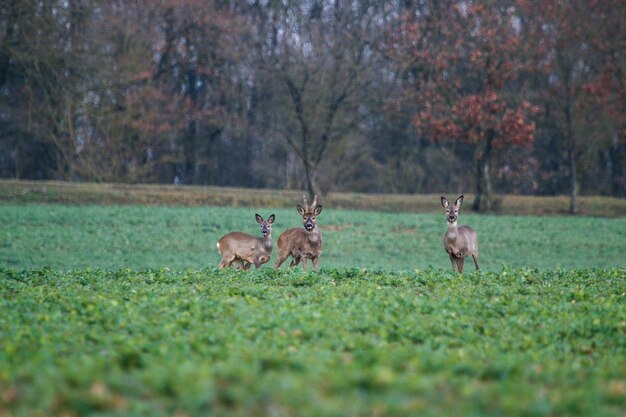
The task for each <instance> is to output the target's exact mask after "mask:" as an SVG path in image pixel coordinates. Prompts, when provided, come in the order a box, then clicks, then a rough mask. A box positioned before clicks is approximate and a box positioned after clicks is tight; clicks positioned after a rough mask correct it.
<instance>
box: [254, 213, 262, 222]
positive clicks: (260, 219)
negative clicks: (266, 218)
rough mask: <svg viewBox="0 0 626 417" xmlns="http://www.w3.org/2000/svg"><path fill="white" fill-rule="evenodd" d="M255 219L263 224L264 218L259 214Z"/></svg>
mask: <svg viewBox="0 0 626 417" xmlns="http://www.w3.org/2000/svg"><path fill="white" fill-rule="evenodd" d="M254 218H255V219H256V222H257V223H263V217H261V216H259V215H258V214H255V215H254Z"/></svg>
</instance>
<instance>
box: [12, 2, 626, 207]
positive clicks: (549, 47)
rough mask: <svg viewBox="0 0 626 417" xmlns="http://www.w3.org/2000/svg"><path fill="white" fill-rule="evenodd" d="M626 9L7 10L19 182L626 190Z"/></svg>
mask: <svg viewBox="0 0 626 417" xmlns="http://www.w3.org/2000/svg"><path fill="white" fill-rule="evenodd" d="M625 22H626V5H625V3H624V2H623V1H621V0H602V1H594V0H591V1H590V0H572V1H561V0H545V1H538V0H537V1H531V0H518V1H505V0H492V1H489V0H484V1H472V0H469V1H452V0H444V1H410V0H396V1H374V0H352V1H324V0H305V1H291V0H283V1H274V0H266V1H260V0H256V1H253V0H248V1H237V0H230V1H228V0H223V1H220V0H186V1H183V0H107V1H102V0H41V1H35V0H27V1H24V0H4V1H3V2H2V5H0V40H1V45H0V176H1V177H4V178H23V179H62V180H72V181H99V182H130V183H136V182H159V183H180V184H210V185H236V186H244V187H271V188H288V189H293V188H295V189H308V190H309V191H310V192H311V193H323V192H327V191H330V190H333V191H342V190H350V191H360V192H383V193H431V192H441V191H442V190H443V191H451V192H452V191H468V192H470V191H472V192H475V193H476V194H477V197H478V198H477V199H476V201H475V206H476V208H477V209H480V210H491V209H495V208H497V204H498V200H497V198H496V197H495V196H496V195H497V193H522V194H540V195H551V194H564V193H567V194H570V196H571V205H570V211H571V212H576V210H577V202H576V196H577V195H578V193H579V192H583V193H585V194H604V195H613V196H622V197H623V196H625V195H626V171H625V165H626V89H625V83H626V81H625V73H624V72H625V68H626V56H625V53H624V39H626V24H625Z"/></svg>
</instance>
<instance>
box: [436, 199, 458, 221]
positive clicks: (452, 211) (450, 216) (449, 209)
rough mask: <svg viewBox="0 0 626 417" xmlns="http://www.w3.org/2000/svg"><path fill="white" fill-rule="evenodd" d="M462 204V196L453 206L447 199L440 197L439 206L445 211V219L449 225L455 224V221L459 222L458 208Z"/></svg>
mask: <svg viewBox="0 0 626 417" xmlns="http://www.w3.org/2000/svg"><path fill="white" fill-rule="evenodd" d="M462 203H463V196H462V195H461V196H460V197H459V198H457V199H456V201H455V202H454V204H452V205H450V203H449V202H448V199H447V198H445V197H443V196H442V197H441V205H442V206H443V208H445V209H446V218H447V220H448V223H449V224H456V222H457V220H459V208H461V204H462Z"/></svg>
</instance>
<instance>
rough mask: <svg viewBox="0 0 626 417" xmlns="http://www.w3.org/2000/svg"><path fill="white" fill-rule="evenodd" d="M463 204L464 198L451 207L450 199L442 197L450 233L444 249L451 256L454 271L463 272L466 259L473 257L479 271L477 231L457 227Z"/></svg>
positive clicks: (448, 232) (457, 200) (461, 197)
mask: <svg viewBox="0 0 626 417" xmlns="http://www.w3.org/2000/svg"><path fill="white" fill-rule="evenodd" d="M462 203H463V196H460V197H459V198H457V199H456V201H455V202H454V204H452V205H450V203H449V202H448V199H447V198H445V197H443V196H442V197H441V205H442V206H443V207H444V208H445V209H446V219H447V220H448V231H447V232H446V234H445V235H444V237H443V247H444V249H445V250H446V252H448V256H450V261H451V262H452V270H453V271H454V272H456V271H457V269H458V270H459V273H462V272H463V263H465V258H466V257H468V256H470V255H471V256H472V258H473V259H474V265H475V266H476V270H478V269H479V268H478V235H477V234H476V230H474V229H472V228H471V227H469V226H457V221H458V219H459V208H461V204H462Z"/></svg>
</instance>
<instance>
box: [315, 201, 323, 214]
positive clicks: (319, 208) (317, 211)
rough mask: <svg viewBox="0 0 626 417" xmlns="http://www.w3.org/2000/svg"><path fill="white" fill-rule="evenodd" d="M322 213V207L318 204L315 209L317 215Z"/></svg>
mask: <svg viewBox="0 0 626 417" xmlns="http://www.w3.org/2000/svg"><path fill="white" fill-rule="evenodd" d="M321 212H322V205H321V204H318V205H317V207H315V212H314V213H315V215H316V216H318V215H319V214H320V213H321Z"/></svg>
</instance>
